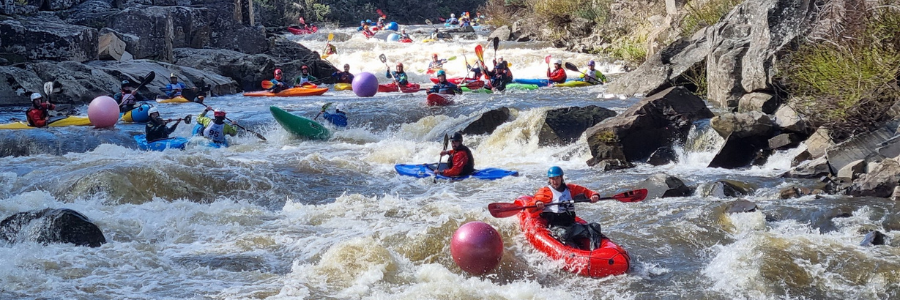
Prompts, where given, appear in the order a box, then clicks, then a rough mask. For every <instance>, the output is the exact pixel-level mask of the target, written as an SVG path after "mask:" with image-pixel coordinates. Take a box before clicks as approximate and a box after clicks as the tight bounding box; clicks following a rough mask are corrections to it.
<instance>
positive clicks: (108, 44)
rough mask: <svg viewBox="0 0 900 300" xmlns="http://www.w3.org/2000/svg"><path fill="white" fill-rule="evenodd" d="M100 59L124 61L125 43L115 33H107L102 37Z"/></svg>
mask: <svg viewBox="0 0 900 300" xmlns="http://www.w3.org/2000/svg"><path fill="white" fill-rule="evenodd" d="M99 45H100V47H99V56H100V57H99V58H100V59H102V60H117V61H118V60H122V54H124V53H125V42H123V41H122V40H120V39H119V37H118V36H116V34H115V33H112V32H107V33H105V34H103V35H101V36H100V44H99Z"/></svg>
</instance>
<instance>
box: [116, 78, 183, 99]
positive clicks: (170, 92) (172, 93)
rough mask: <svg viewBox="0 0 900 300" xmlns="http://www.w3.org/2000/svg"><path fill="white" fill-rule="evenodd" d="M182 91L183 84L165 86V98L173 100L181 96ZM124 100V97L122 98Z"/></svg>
mask: <svg viewBox="0 0 900 300" xmlns="http://www.w3.org/2000/svg"><path fill="white" fill-rule="evenodd" d="M183 89H184V84H183V83H181V82H178V83H175V84H172V83H169V84H166V97H169V98H175V97H178V96H181V90H183ZM123 98H124V96H123Z"/></svg>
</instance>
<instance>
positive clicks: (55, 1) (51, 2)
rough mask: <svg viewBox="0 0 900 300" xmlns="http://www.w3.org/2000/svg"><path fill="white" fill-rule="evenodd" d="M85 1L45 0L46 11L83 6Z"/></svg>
mask: <svg viewBox="0 0 900 300" xmlns="http://www.w3.org/2000/svg"><path fill="white" fill-rule="evenodd" d="M84 1H85V0H44V6H43V8H44V9H47V10H64V9H69V8H72V7H73V6H75V5H78V4H81V3H82V2H84Z"/></svg>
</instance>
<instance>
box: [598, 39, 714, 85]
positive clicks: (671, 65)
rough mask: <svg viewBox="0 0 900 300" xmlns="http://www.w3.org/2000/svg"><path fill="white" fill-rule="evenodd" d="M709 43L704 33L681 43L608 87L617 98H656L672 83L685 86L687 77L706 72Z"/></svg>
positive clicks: (680, 41) (653, 57) (682, 40)
mask: <svg viewBox="0 0 900 300" xmlns="http://www.w3.org/2000/svg"><path fill="white" fill-rule="evenodd" d="M709 51H710V43H709V40H708V39H707V34H706V32H705V31H703V30H701V31H700V32H698V33H696V34H694V36H692V37H691V38H689V39H680V40H677V41H675V42H673V43H672V44H669V46H667V47H666V48H664V49H662V50H661V51H658V52H657V53H655V54H653V55H652V56H650V57H649V58H647V61H646V62H644V63H643V64H641V66H640V67H638V68H637V69H636V70H634V71H631V72H628V73H626V74H625V75H622V76H621V77H620V78H618V79H617V80H613V81H612V82H611V83H610V84H608V85H607V91H608V92H609V93H615V94H626V95H633V94H645V95H649V94H654V93H656V92H658V91H662V90H664V89H666V88H669V87H671V84H672V82H685V81H687V80H686V79H684V76H685V74H686V73H688V72H689V71H690V70H692V69H697V68H703V67H704V62H705V61H706V56H707V55H708V54H709Z"/></svg>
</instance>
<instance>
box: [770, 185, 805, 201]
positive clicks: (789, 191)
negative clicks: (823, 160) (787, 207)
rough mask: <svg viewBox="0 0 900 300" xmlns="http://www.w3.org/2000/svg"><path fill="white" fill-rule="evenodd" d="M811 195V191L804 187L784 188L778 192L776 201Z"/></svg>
mask: <svg viewBox="0 0 900 300" xmlns="http://www.w3.org/2000/svg"><path fill="white" fill-rule="evenodd" d="M812 193H813V192H812V190H810V189H809V188H805V187H796V186H792V187H786V188H784V189H782V190H781V191H779V192H778V199H791V198H799V197H802V196H806V195H811V194H812Z"/></svg>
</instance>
